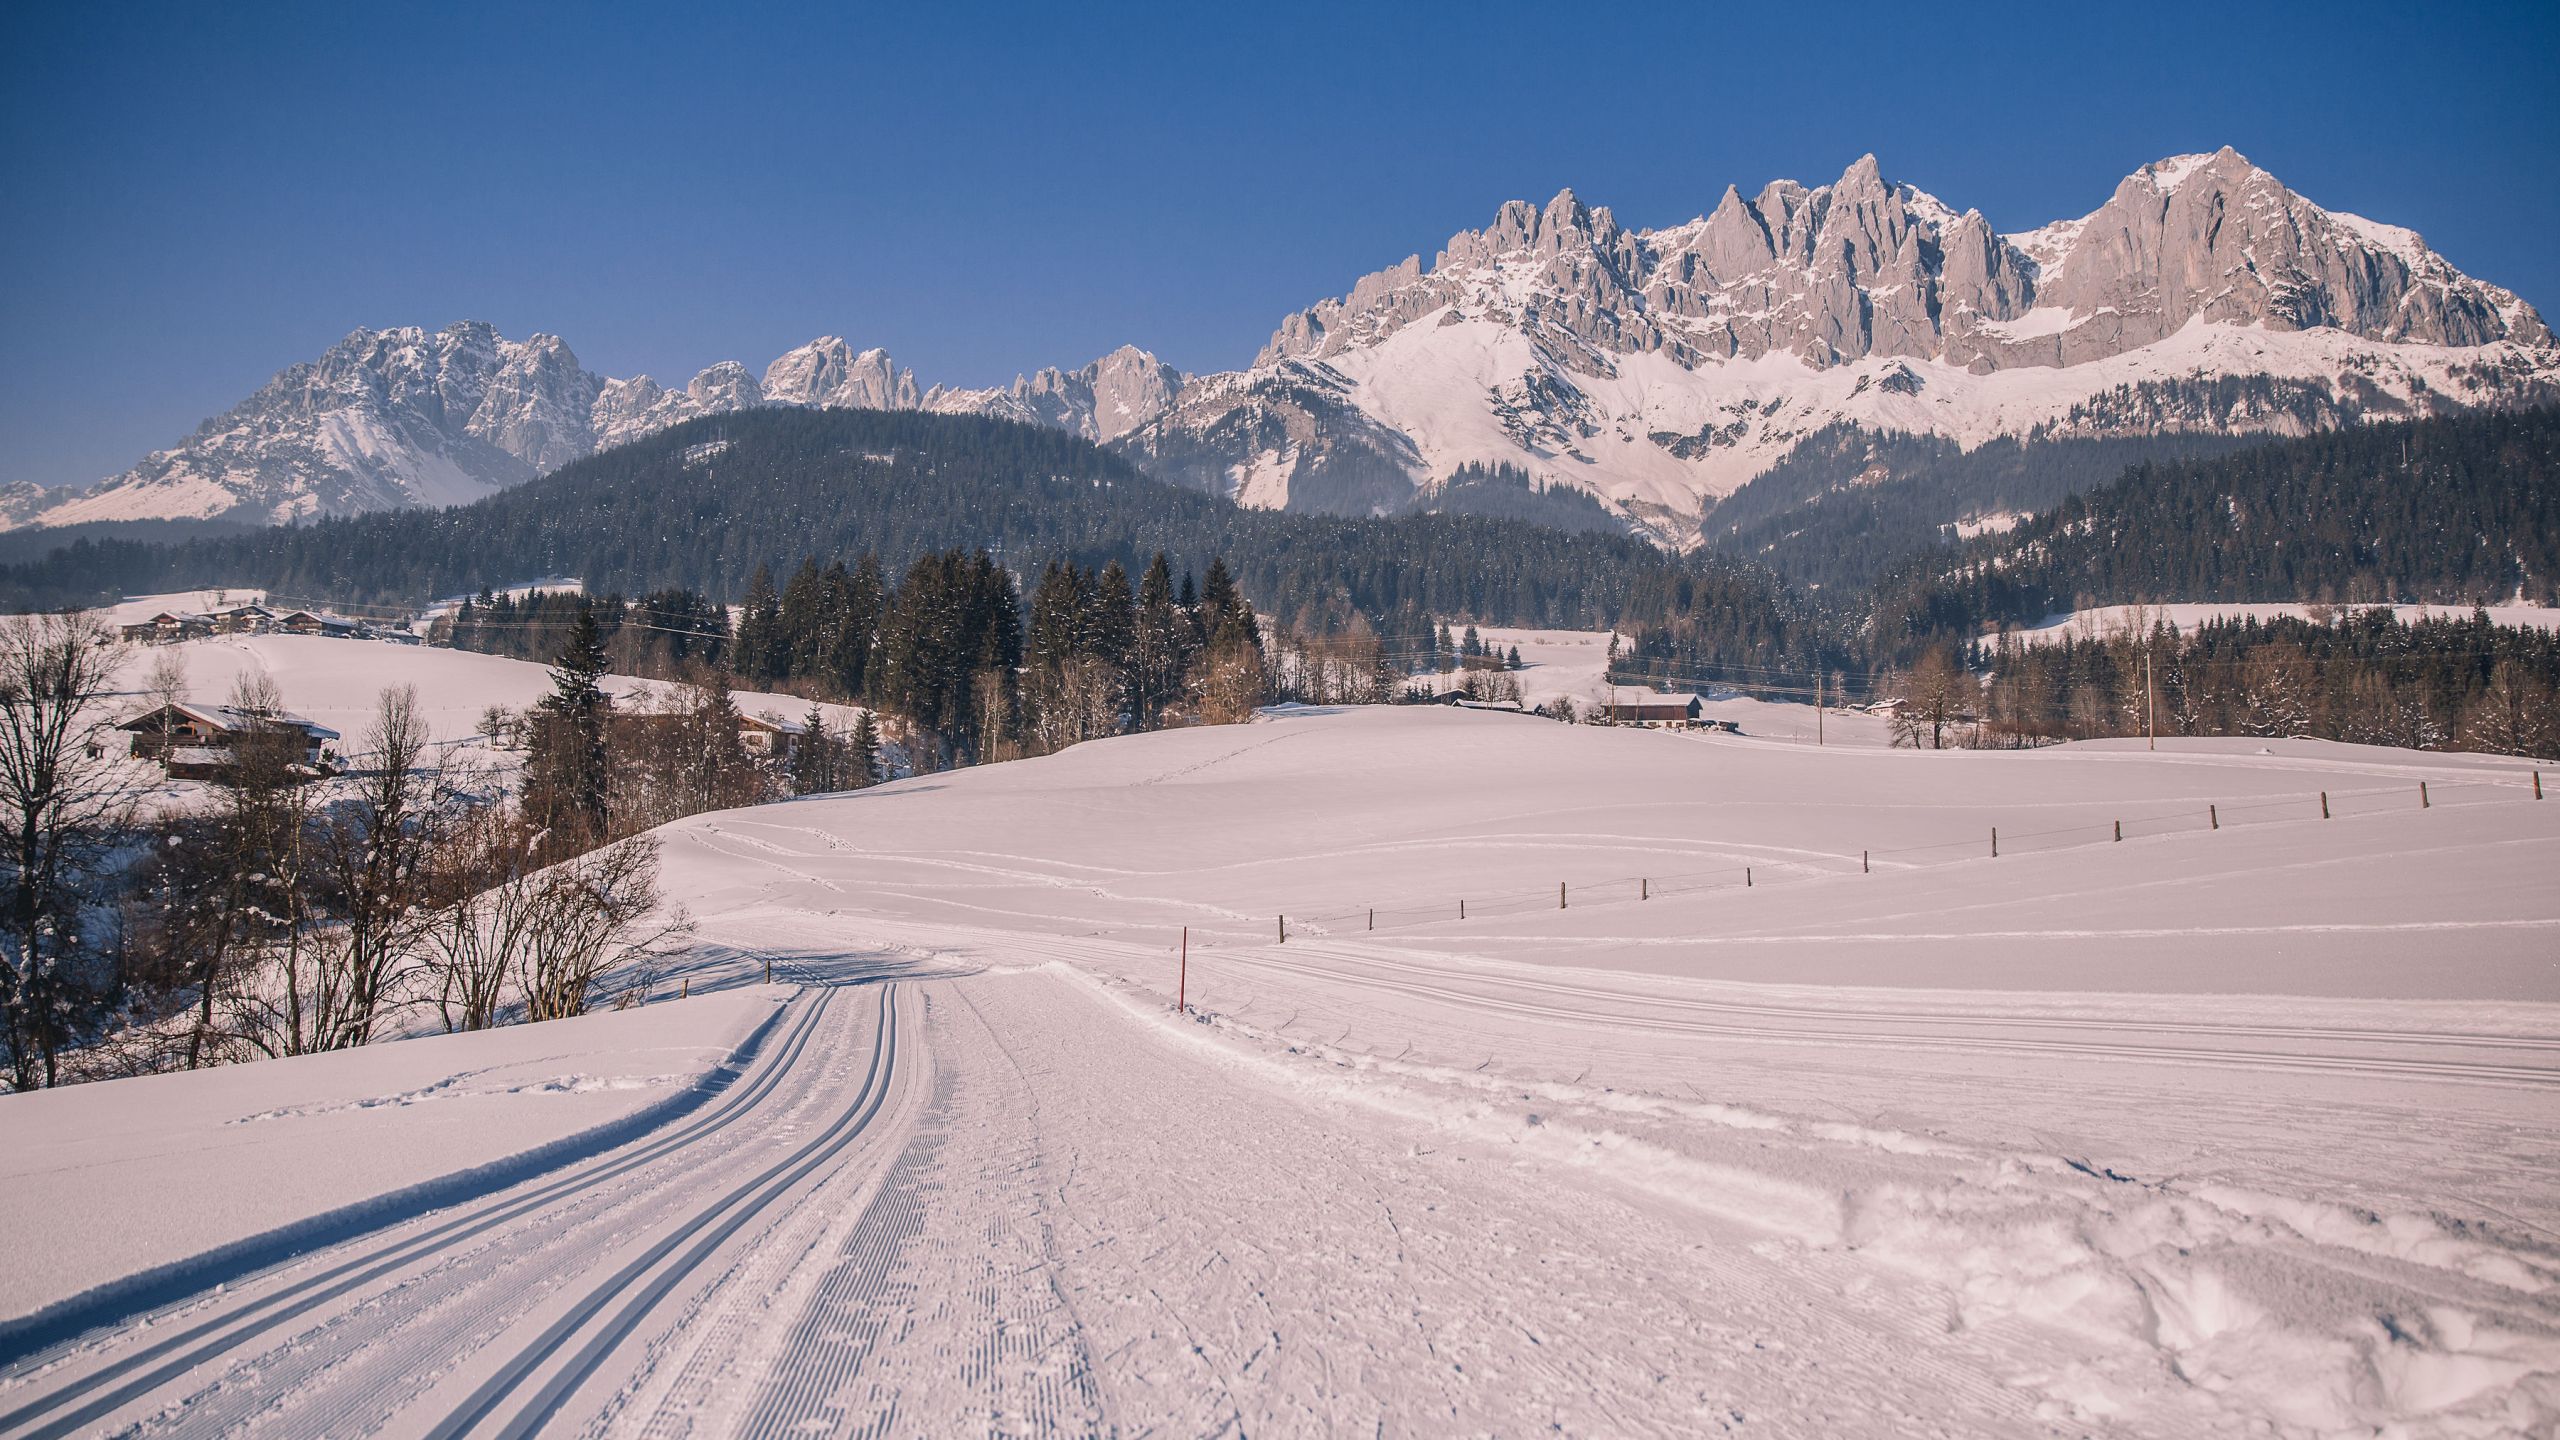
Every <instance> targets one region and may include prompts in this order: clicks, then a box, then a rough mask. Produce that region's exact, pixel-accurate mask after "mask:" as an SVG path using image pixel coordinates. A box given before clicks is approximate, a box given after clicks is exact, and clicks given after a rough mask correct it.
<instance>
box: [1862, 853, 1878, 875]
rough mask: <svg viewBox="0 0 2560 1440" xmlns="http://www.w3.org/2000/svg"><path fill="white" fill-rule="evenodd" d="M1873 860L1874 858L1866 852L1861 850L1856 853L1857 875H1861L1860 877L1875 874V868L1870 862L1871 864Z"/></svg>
mask: <svg viewBox="0 0 2560 1440" xmlns="http://www.w3.org/2000/svg"><path fill="white" fill-rule="evenodd" d="M1873 858H1874V857H1873V856H1872V855H1870V854H1869V853H1868V852H1867V851H1864V850H1861V851H1859V852H1858V873H1859V874H1861V875H1873V874H1874V873H1876V867H1875V865H1874V864H1873V863H1872V862H1873Z"/></svg>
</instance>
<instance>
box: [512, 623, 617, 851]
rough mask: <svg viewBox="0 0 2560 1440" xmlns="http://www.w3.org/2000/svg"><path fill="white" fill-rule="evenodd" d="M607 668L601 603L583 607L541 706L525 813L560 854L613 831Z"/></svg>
mask: <svg viewBox="0 0 2560 1440" xmlns="http://www.w3.org/2000/svg"><path fill="white" fill-rule="evenodd" d="M604 673H605V653H604V635H603V632H602V631H601V630H600V629H599V628H598V627H597V625H596V617H595V611H594V607H592V606H590V605H585V604H581V605H580V606H579V607H578V612H577V618H576V619H575V620H574V621H573V622H572V623H571V624H570V627H569V639H568V643H567V644H566V645H564V646H563V647H562V648H561V651H560V656H559V659H558V660H557V661H556V662H554V664H553V666H552V670H551V693H550V694H549V695H546V696H544V697H543V698H542V700H541V701H540V702H539V703H537V704H536V705H535V707H534V711H535V713H534V722H533V726H532V732H533V733H532V743H531V745H530V747H529V753H528V754H527V756H526V758H525V776H524V809H525V814H526V815H527V816H528V817H530V818H531V819H532V821H533V822H534V824H536V825H537V826H540V827H541V828H542V829H544V830H545V831H547V832H549V833H550V835H551V836H552V848H553V850H554V851H555V853H569V852H572V851H574V850H576V849H580V848H584V847H585V846H587V845H592V844H595V843H597V842H599V841H601V840H602V839H603V838H604V836H605V833H606V824H607V821H608V819H609V816H608V813H607V807H606V796H607V794H608V793H609V792H608V785H609V779H608V776H609V772H608V769H607V764H606V754H605V717H606V714H607V712H609V711H610V710H611V709H612V706H613V700H612V697H610V696H608V695H606V694H605V692H604V687H603V686H602V685H601V684H599V683H598V682H599V681H600V680H601V679H602V678H603V676H604Z"/></svg>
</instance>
